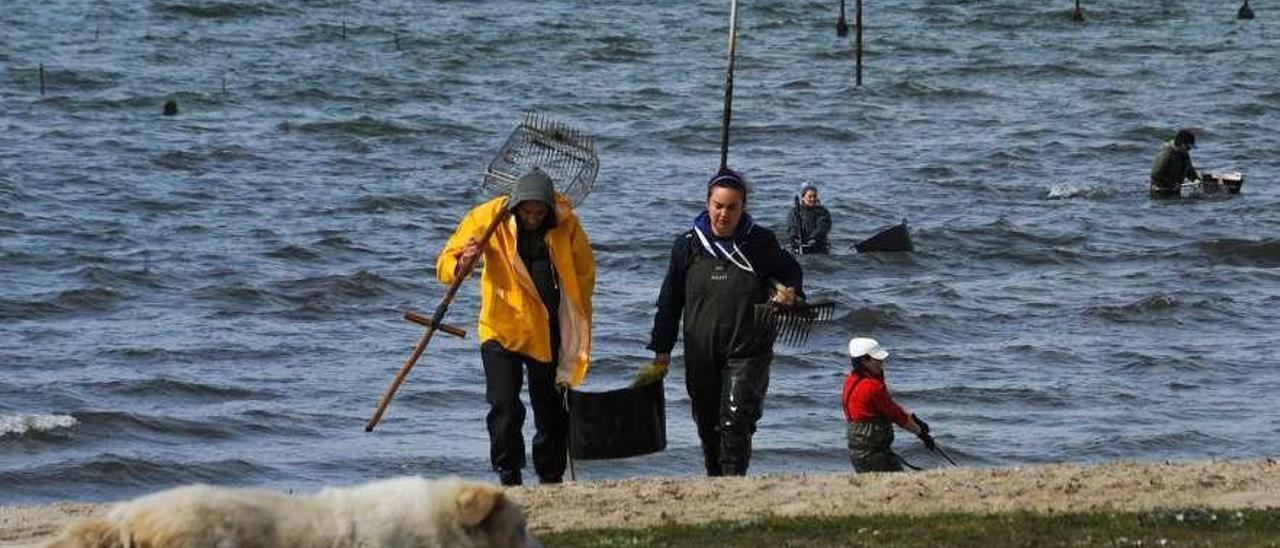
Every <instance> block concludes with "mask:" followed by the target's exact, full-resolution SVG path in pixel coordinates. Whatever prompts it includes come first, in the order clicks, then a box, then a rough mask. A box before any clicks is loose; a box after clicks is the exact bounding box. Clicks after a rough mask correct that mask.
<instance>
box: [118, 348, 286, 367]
mask: <svg viewBox="0 0 1280 548" xmlns="http://www.w3.org/2000/svg"><path fill="white" fill-rule="evenodd" d="M291 352H292V351H291V350H290V349H289V348H287V347H284V346H274V347H273V348H272V349H271V350H253V349H245V348H243V347H234V346H211V347H206V346H191V347H186V348H182V349H180V350H172V349H168V348H155V347H136V346H126V347H124V348H116V349H112V350H108V351H106V352H105V354H106V355H108V356H112V357H116V358H120V359H123V360H126V361H129V362H133V363H139V362H141V363H209V362H223V361H226V362H245V361H263V360H269V359H277V358H283V357H285V356H288V355H290V354H291Z"/></svg>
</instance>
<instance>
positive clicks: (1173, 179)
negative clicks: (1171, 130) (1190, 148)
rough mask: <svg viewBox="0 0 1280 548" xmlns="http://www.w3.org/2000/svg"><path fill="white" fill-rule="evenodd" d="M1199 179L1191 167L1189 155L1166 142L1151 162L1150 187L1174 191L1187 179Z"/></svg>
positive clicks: (1171, 142) (1171, 143) (1194, 169)
mask: <svg viewBox="0 0 1280 548" xmlns="http://www.w3.org/2000/svg"><path fill="white" fill-rule="evenodd" d="M1197 178H1199V177H1198V175H1197V173H1196V168H1195V167H1194V166H1192V165H1191V154H1190V153H1188V152H1186V151H1182V150H1178V149H1176V148H1174V147H1173V141H1166V142H1165V143H1164V144H1163V145H1161V146H1160V152H1157V153H1156V159H1155V161H1154V162H1151V186H1152V187H1155V188H1159V189H1166V190H1167V189H1176V188H1178V186H1179V185H1181V184H1182V182H1183V181H1185V180H1187V179H1197Z"/></svg>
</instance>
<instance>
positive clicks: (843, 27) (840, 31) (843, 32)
mask: <svg viewBox="0 0 1280 548" xmlns="http://www.w3.org/2000/svg"><path fill="white" fill-rule="evenodd" d="M848 34H849V23H847V22H845V20H844V0H840V18H839V19H836V36H839V37H841V38H843V37H845V36H848Z"/></svg>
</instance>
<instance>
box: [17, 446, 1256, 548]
mask: <svg viewBox="0 0 1280 548" xmlns="http://www.w3.org/2000/svg"><path fill="white" fill-rule="evenodd" d="M508 493H509V494H510V495H511V497H512V498H514V499H515V500H516V501H518V502H520V503H521V504H522V505H523V506H524V508H525V515H526V517H527V519H528V524H529V528H530V529H531V530H532V531H534V532H535V533H545V532H559V531H569V530H586V529H601V528H646V527H654V526H660V525H665V524H698V523H707V522H713V521H745V520H755V519H761V518H765V517H771V516H778V517H800V516H806V517H808V516H818V517H831V516H846V515H848V516H852V515H871V514H900V515H924V514H939V513H974V514H993V513H1006V512H1023V511H1026V512H1040V513H1062V512H1087V511H1098V510H1149V509H1155V508H1185V507H1205V508H1220V509H1244V508H1277V507H1280V461H1277V460H1276V459H1271V458H1268V459H1263V460H1250V461H1194V462H1168V461H1166V462H1162V463H1145V462H1134V461H1118V462H1106V463H1096V464H1050V465H1036V466H1019V467H1009V468H950V469H935V470H929V471H925V472H911V473H896V474H863V475H856V474H853V473H852V472H850V473H837V474H819V475H761V476H746V477H732V478H663V477H654V478H643V479H627V480H607V481H600V482H581V483H570V484H564V485H558V486H548V487H538V486H526V487H518V488H512V489H510V490H508ZM110 505H111V503H79V502H57V503H49V504H39V505H28V506H0V546H5V547H11V546H36V545H38V544H39V543H40V542H43V541H44V540H45V539H47V538H49V537H50V536H51V535H53V534H54V533H56V532H57V531H58V530H60V529H61V528H62V527H63V526H65V525H66V524H68V523H70V522H72V521H74V520H76V519H80V518H83V517H87V516H91V515H95V514H98V513H101V512H104V511H106V509H107V508H108V507H110Z"/></svg>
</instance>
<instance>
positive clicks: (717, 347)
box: [647, 169, 803, 476]
mask: <svg viewBox="0 0 1280 548" xmlns="http://www.w3.org/2000/svg"><path fill="white" fill-rule="evenodd" d="M746 209H747V184H746V181H745V180H744V179H743V177H742V175H740V174H738V173H737V172H735V171H733V170H730V169H722V170H720V171H719V172H718V173H717V174H716V175H715V177H712V179H711V181H710V182H709V183H708V184H707V209H706V211H704V212H702V213H701V214H699V215H698V216H697V218H695V219H694V220H693V227H692V228H691V229H689V230H688V231H686V232H685V233H684V234H681V235H680V236H679V237H677V238H676V241H675V245H674V246H673V247H672V249H671V261H670V263H669V265H668V267H667V274H666V277H665V278H664V279H663V281H662V289H661V291H660V292H659V294H658V309H657V313H656V314H655V315H654V318H653V331H652V332H651V334H650V340H649V345H648V346H647V348H648V349H650V350H652V351H653V352H654V353H655V356H654V362H656V363H658V364H660V365H661V366H664V367H665V366H666V365H667V364H669V363H670V362H671V349H672V347H674V346H675V343H676V338H677V332H678V330H679V328H680V321H681V319H682V318H683V320H684V362H685V387H686V389H688V391H689V400H690V402H691V404H692V407H693V420H694V423H696V425H697V427H698V437H699V438H700V440H701V442H702V454H703V460H704V464H705V465H706V470H707V475H708V476H721V475H745V474H746V473H747V466H748V464H750V460H751V436H752V435H753V434H754V433H755V431H756V422H757V421H759V420H760V415H761V410H762V406H763V405H764V397H765V391H766V389H767V388H768V386H769V364H770V362H772V361H773V340H774V337H775V333H774V331H773V329H772V327H770V326H769V325H767V324H765V323H763V322H761V323H759V324H757V322H756V321H755V314H754V310H755V305H757V304H760V303H764V302H766V301H768V300H769V299H770V294H771V293H772V298H773V299H775V300H777V301H780V302H784V303H789V302H791V301H793V300H794V299H796V298H797V297H803V294H802V282H803V279H802V278H803V274H802V272H801V270H800V265H799V264H798V263H797V262H796V260H795V258H794V257H792V256H791V254H790V253H787V252H786V251H785V250H783V249H782V247H781V246H779V245H778V239H777V237H776V236H774V234H773V232H771V231H770V230H769V229H766V228H764V227H762V226H760V225H757V224H756V223H755V221H754V220H752V218H751V215H750V214H748V213H747V212H746ZM775 283H776V284H780V287H781V288H779V289H777V290H776V291H774V289H775V287H777V286H775Z"/></svg>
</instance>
